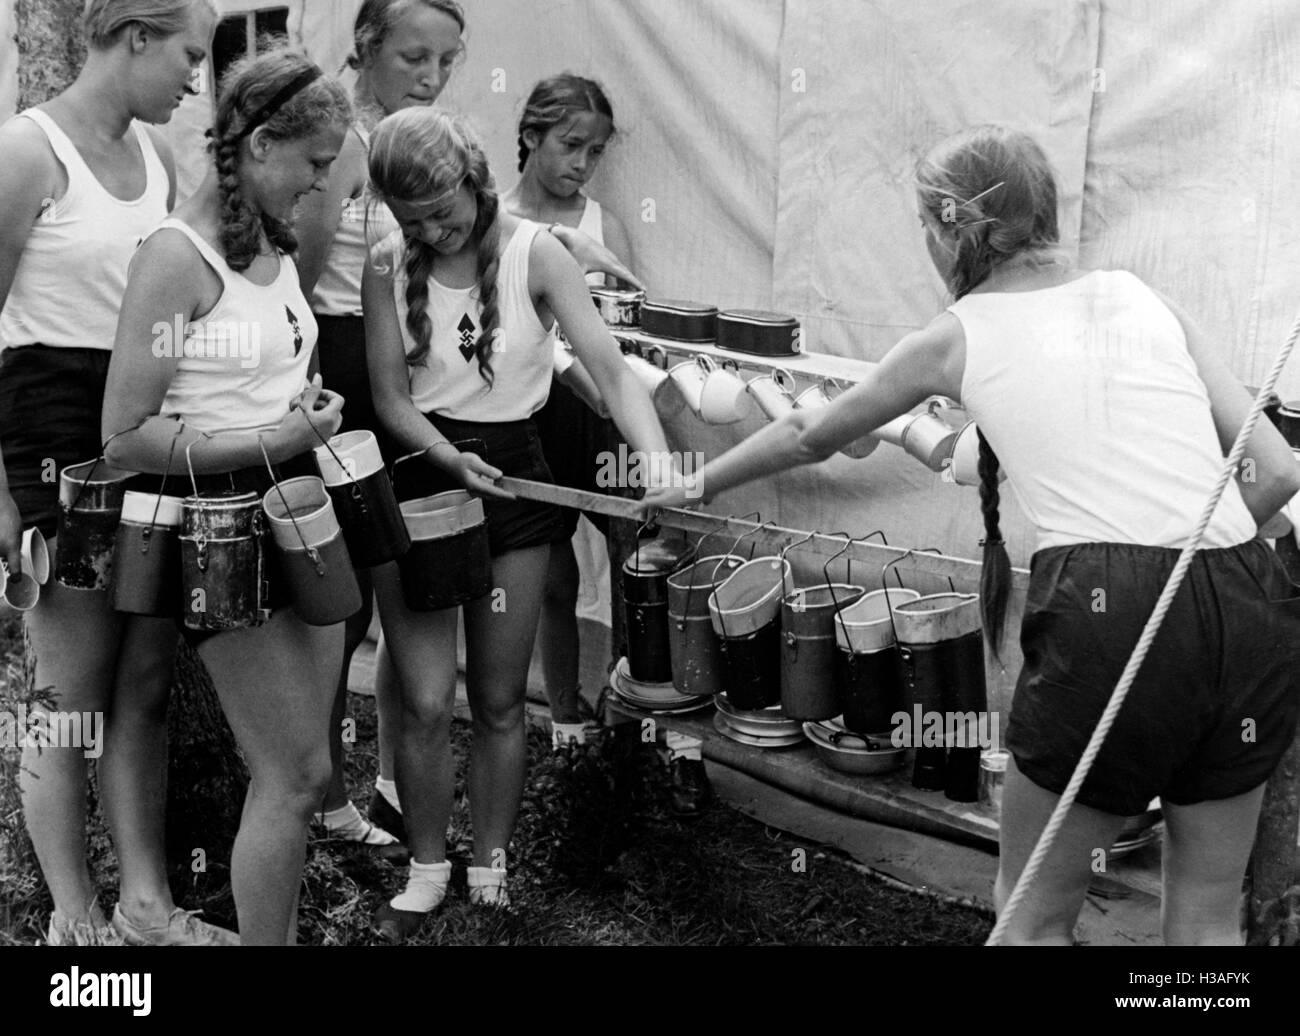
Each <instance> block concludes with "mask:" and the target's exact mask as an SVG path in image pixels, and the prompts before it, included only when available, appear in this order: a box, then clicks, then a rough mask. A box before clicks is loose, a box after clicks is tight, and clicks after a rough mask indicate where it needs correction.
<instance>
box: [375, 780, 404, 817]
mask: <svg viewBox="0 0 1300 1036" xmlns="http://www.w3.org/2000/svg"><path fill="white" fill-rule="evenodd" d="M375 791H377V792H379V794H380V795H382V796H383V797H384V799H385V800H386V801H387V802H388V804H389V805H390V806H392V807H393V809H395V810H397V812H399V813H400V812H402V807H401V805H400V804H399V803H398V801H397V782H396V781H386V780H384V779H383V778H382V777H376V778H375Z"/></svg>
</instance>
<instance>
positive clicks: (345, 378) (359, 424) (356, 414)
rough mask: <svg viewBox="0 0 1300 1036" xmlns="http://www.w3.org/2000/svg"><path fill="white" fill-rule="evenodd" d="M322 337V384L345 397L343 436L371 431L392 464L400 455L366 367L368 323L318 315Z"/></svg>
mask: <svg viewBox="0 0 1300 1036" xmlns="http://www.w3.org/2000/svg"><path fill="white" fill-rule="evenodd" d="M316 323H317V324H318V325H319V327H320V336H319V337H318V338H317V340H316V357H317V359H318V360H319V362H320V375H321V383H322V384H323V385H324V386H325V387H326V388H327V389H329V390H330V391H331V392H337V393H338V394H339V395H340V396H342V397H343V399H344V403H343V423H342V424H341V425H340V426H339V431H340V432H351V431H356V430H358V429H363V428H364V429H368V430H369V431H372V432H374V433H375V438H376V439H378V440H379V449H380V452H381V453H382V454H383V456H384V461H385V463H388V464H392V463H393V461H394V460H395V459H397V457H398V456H400V453H399V451H398V450H397V448H396V444H395V443H393V441H392V439H390V438H389V435H388V433H387V432H386V431H385V430H384V426H383V424H382V423H381V422H380V420H379V415H378V414H377V413H376V411H375V400H374V396H373V395H372V394H371V391H370V369H369V368H368V367H367V366H366V322H365V320H364V319H363V318H362V317H329V316H322V315H320V314H319V313H318V314H316Z"/></svg>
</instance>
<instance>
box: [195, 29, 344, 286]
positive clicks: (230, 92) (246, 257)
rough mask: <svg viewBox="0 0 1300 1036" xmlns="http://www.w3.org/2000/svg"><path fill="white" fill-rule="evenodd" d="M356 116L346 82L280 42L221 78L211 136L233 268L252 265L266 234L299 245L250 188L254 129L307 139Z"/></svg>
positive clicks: (288, 247) (278, 243)
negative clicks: (247, 172)
mask: <svg viewBox="0 0 1300 1036" xmlns="http://www.w3.org/2000/svg"><path fill="white" fill-rule="evenodd" d="M313 70H314V73H315V78H312V73H313ZM298 84H301V85H298ZM351 119H352V105H351V104H350V103H349V102H348V99H347V95H346V94H345V93H344V92H343V88H342V87H341V86H339V85H338V84H337V83H336V82H334V80H332V79H329V78H326V77H323V76H321V75H320V70H319V69H317V68H316V67H315V65H313V64H312V62H311V61H309V60H308V59H307V58H306V57H304V56H303V55H302V54H299V53H296V52H294V51H292V50H289V49H288V48H283V47H282V48H279V49H276V50H270V51H267V52H265V53H262V54H259V55H257V56H256V57H251V58H245V59H243V60H242V61H239V62H237V63H236V64H234V65H233V66H231V68H230V70H229V71H228V72H227V73H226V75H225V77H224V78H223V79H222V82H221V94H220V96H219V97H218V99H217V112H216V118H215V119H214V120H213V125H212V129H210V130H209V131H208V136H209V138H210V139H211V143H210V144H209V150H210V151H211V152H212V154H213V158H214V160H215V163H216V167H217V191H218V196H219V199H220V206H221V226H220V228H219V237H220V243H221V251H222V254H223V255H224V256H225V259H226V263H227V264H228V265H229V266H230V268H231V269H232V270H237V271H240V272H242V271H244V270H247V269H248V268H249V267H250V266H251V265H252V264H253V260H254V259H256V258H257V256H258V255H259V254H260V253H261V252H262V249H263V241H267V242H269V243H270V244H271V245H272V247H273V248H275V249H277V250H279V251H280V252H285V253H292V252H294V251H296V250H297V248H298V242H297V239H296V238H295V237H294V233H293V228H292V226H291V224H290V223H289V222H288V221H287V220H284V219H280V218H278V217H276V216H273V215H271V214H270V213H267V212H264V211H262V210H260V209H259V208H258V207H257V206H256V205H254V204H253V202H252V201H251V200H250V199H249V197H248V195H247V193H246V191H245V184H244V181H243V177H242V175H241V173H242V166H243V163H244V161H245V160H246V159H247V158H248V157H249V155H250V151H249V148H250V146H251V144H250V142H251V141H252V140H254V139H255V134H257V133H261V134H263V135H264V137H265V138H266V139H268V140H272V141H291V140H302V139H304V138H307V137H311V136H313V135H314V134H316V133H319V132H321V131H323V130H325V129H328V128H329V127H331V126H338V127H344V126H347V125H348V123H349V122H350V121H351Z"/></svg>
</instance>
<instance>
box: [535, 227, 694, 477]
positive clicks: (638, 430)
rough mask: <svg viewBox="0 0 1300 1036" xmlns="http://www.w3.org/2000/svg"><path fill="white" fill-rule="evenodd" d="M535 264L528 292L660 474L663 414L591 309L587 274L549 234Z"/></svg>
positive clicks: (541, 238)
mask: <svg viewBox="0 0 1300 1036" xmlns="http://www.w3.org/2000/svg"><path fill="white" fill-rule="evenodd" d="M532 259H533V262H532V263H531V264H530V272H529V280H530V284H529V290H530V291H531V293H532V294H533V296H534V298H538V297H540V298H541V299H542V300H543V301H544V302H545V303H546V305H547V306H548V307H549V308H550V310H551V312H552V313H554V314H555V319H556V320H558V321H559V324H560V328H561V329H562V330H563V331H564V337H565V338H567V339H568V340H569V343H570V344H571V345H572V346H573V351H574V352H575V353H576V354H577V357H578V359H579V360H581V361H582V364H583V366H584V367H586V369H587V373H588V374H590V375H591V378H592V380H593V381H594V382H595V383H596V388H597V389H599V390H600V395H601V398H602V399H604V400H605V401H606V403H607V405H608V406H609V412H610V415H611V416H612V417H613V419H614V423H615V424H616V425H617V426H618V429H619V431H620V432H622V433H623V437H624V438H625V439H627V441H628V443H629V445H631V447H632V448H633V449H634V450H637V451H639V452H642V453H644V454H645V455H646V456H647V458H648V459H649V460H650V462H651V469H652V471H653V470H655V469H656V467H657V465H656V461H657V462H659V463H663V462H666V460H667V458H668V440H667V439H666V438H665V436H664V430H663V428H662V427H661V426H660V424H659V415H658V414H657V413H656V412H655V408H654V403H652V402H651V400H650V396H649V394H648V393H647V392H646V390H645V387H644V386H643V385H642V384H641V383H640V382H639V381H637V379H636V375H635V374H633V373H632V370H631V368H629V367H628V365H627V364H626V363H624V362H623V354H622V352H621V350H620V349H619V347H618V344H617V343H616V342H615V341H614V337H613V335H611V334H610V333H609V329H608V328H607V327H606V326H605V322H604V321H603V320H601V319H600V314H599V313H598V312H597V311H596V308H595V307H594V306H593V305H592V304H591V295H590V293H589V292H588V290H587V285H586V283H585V282H584V281H583V279H582V272H581V271H580V270H579V269H578V267H577V266H576V265H575V264H574V262H573V261H572V259H570V257H569V256H567V255H566V254H564V252H563V251H562V250H561V249H560V248H559V247H558V245H557V244H556V242H555V241H553V240H552V239H551V238H549V237H548V236H546V235H545V234H539V235H538V236H537V238H536V240H535V241H534V242H533V252H532Z"/></svg>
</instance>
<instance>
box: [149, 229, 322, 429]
mask: <svg viewBox="0 0 1300 1036" xmlns="http://www.w3.org/2000/svg"><path fill="white" fill-rule="evenodd" d="M158 229H159V230H163V229H172V230H177V231H179V232H180V233H182V234H184V235H185V236H186V237H187V238H189V240H190V242H191V244H193V245H194V247H195V248H196V249H198V252H199V254H200V255H201V256H203V259H204V261H205V262H207V264H208V265H209V266H211V267H212V269H213V270H215V271H216V273H217V276H218V277H220V278H221V284H222V292H221V298H220V299H219V300H218V301H217V304H216V305H215V306H213V307H212V311H211V312H210V313H208V314H207V315H206V316H205V317H203V319H202V320H198V321H194V322H192V323H190V324H188V325H186V326H185V327H183V328H180V329H177V328H176V327H174V326H173V327H166V326H165V325H163V326H160V325H155V326H154V328H153V331H154V334H155V336H156V337H155V338H154V342H153V349H154V355H156V356H160V357H161V356H167V355H175V352H174V351H168V350H175V346H174V345H173V344H172V343H174V342H176V341H178V340H181V341H183V343H184V346H183V350H182V352H183V355H182V356H181V357H180V365H179V366H178V367H177V368H176V374H175V376H174V377H173V378H172V382H171V385H169V386H168V388H167V395H166V398H164V400H163V405H162V410H161V411H160V413H161V415H162V416H163V417H180V418H182V419H183V420H184V421H185V423H186V424H187V425H189V426H191V427H192V428H197V429H199V430H200V431H203V432H269V431H272V430H274V429H275V428H277V427H279V425H280V422H281V421H283V420H284V418H285V417H286V416H287V415H288V413H289V404H290V403H291V402H292V401H293V399H294V397H296V396H297V395H298V394H299V393H300V392H302V390H303V388H304V387H305V386H306V384H307V365H308V364H309V363H310V362H311V354H312V350H313V349H315V348H316V318H315V317H313V316H312V313H311V308H310V307H309V306H308V305H307V300H306V299H305V298H304V297H303V294H302V289H301V288H299V286H298V272H297V270H296V269H295V267H294V265H293V260H292V259H290V258H289V257H288V256H287V255H283V254H282V255H281V256H280V272H279V274H278V275H277V276H276V278H275V280H274V281H273V282H272V283H271V284H268V285H267V286H266V287H262V286H260V285H257V284H254V283H253V282H252V281H250V280H249V279H248V278H247V277H245V276H244V275H243V274H241V273H236V272H235V271H234V270H232V269H231V268H230V267H229V266H228V265H227V263H226V260H225V258H224V257H223V256H221V255H220V254H219V253H218V252H217V251H216V250H215V249H214V248H213V247H212V246H211V245H209V244H208V243H207V242H206V241H205V240H203V238H202V237H201V236H200V235H199V234H198V233H197V232H196V231H195V230H194V228H193V227H191V226H189V225H188V224H187V223H183V222H181V221H180V220H178V219H166V220H163V222H162V225H161V226H160V227H159V228H158ZM178 331H179V333H178Z"/></svg>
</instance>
